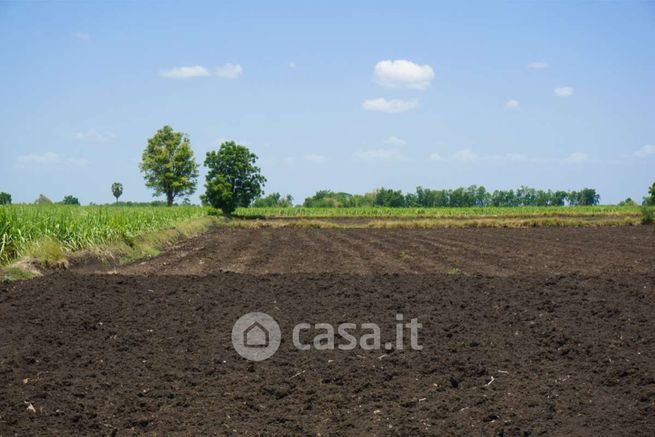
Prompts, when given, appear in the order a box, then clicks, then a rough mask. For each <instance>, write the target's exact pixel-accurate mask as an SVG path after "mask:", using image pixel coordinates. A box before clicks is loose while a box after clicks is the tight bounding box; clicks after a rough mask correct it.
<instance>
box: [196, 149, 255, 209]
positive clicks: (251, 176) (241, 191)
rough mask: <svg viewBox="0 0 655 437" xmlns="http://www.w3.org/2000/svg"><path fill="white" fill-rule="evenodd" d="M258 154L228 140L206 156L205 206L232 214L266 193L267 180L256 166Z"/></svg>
mask: <svg viewBox="0 0 655 437" xmlns="http://www.w3.org/2000/svg"><path fill="white" fill-rule="evenodd" d="M256 162H257V155H255V154H254V153H252V152H251V151H250V150H249V149H248V148H247V147H246V146H242V145H240V144H237V143H235V142H234V141H227V142H224V143H223V144H221V146H220V148H219V149H218V150H217V151H211V152H208V153H207V156H206V158H205V166H206V167H207V169H208V172H207V177H206V181H205V194H204V195H202V196H201V198H202V201H203V203H205V204H209V205H211V206H212V207H214V208H218V209H221V210H222V211H223V212H224V213H225V214H231V213H232V212H233V211H234V210H235V209H236V208H239V207H247V206H249V205H250V203H251V202H252V201H253V200H254V199H256V198H257V197H259V196H261V195H262V194H263V186H264V184H265V183H266V178H265V177H264V176H263V175H262V174H261V170H260V169H259V167H257V166H256V165H255V163H256Z"/></svg>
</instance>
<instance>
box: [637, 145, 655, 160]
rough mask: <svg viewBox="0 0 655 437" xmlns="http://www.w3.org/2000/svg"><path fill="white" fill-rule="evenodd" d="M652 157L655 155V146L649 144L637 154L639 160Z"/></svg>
mask: <svg viewBox="0 0 655 437" xmlns="http://www.w3.org/2000/svg"><path fill="white" fill-rule="evenodd" d="M651 155H655V145H652V144H647V145H645V146H644V147H642V148H641V149H639V150H637V151H636V152H635V156H636V157H637V158H645V157H647V156H651Z"/></svg>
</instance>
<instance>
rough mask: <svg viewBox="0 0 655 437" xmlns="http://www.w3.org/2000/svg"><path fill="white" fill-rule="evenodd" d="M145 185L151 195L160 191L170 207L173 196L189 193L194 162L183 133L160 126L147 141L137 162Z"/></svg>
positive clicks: (195, 176)
mask: <svg viewBox="0 0 655 437" xmlns="http://www.w3.org/2000/svg"><path fill="white" fill-rule="evenodd" d="M139 167H140V168H141V171H142V172H143V173H144V178H145V180H146V186H147V187H149V188H152V189H154V191H155V193H154V194H155V196H159V195H161V194H164V195H165V196H166V204H167V205H168V206H171V205H172V204H173V201H174V200H175V198H176V197H179V196H186V195H191V194H193V193H194V192H195V190H196V182H197V179H198V164H197V163H196V161H195V158H194V156H193V151H192V150H191V142H190V141H189V137H188V136H187V135H186V134H183V133H181V132H175V131H174V130H173V128H172V127H170V126H164V127H163V128H161V129H159V130H158V131H157V132H156V133H155V135H154V136H153V137H152V138H150V139H149V140H148V145H147V146H146V149H145V150H144V151H143V155H142V156H141V163H140V164H139Z"/></svg>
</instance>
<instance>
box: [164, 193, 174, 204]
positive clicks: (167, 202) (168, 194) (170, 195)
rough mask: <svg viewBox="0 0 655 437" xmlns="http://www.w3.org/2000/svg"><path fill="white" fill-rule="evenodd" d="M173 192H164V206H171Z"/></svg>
mask: <svg viewBox="0 0 655 437" xmlns="http://www.w3.org/2000/svg"><path fill="white" fill-rule="evenodd" d="M173 199H174V196H173V193H166V206H173Z"/></svg>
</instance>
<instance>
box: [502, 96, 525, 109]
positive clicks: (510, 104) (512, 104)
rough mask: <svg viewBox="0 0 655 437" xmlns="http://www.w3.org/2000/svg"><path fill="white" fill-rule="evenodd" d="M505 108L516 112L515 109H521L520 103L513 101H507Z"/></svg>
mask: <svg viewBox="0 0 655 437" xmlns="http://www.w3.org/2000/svg"><path fill="white" fill-rule="evenodd" d="M505 107H506V108H507V109H514V110H516V109H521V103H520V102H519V101H518V100H513V99H512V100H508V101H507V102H506V103H505Z"/></svg>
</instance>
